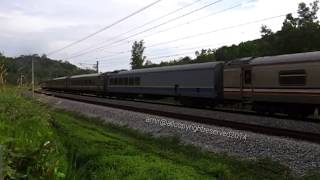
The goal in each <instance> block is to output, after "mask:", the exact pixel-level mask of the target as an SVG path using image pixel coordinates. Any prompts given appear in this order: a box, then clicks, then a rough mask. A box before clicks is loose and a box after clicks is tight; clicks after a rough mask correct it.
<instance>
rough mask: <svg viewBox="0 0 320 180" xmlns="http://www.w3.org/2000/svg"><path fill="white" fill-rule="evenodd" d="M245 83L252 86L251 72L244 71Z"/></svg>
mask: <svg viewBox="0 0 320 180" xmlns="http://www.w3.org/2000/svg"><path fill="white" fill-rule="evenodd" d="M244 83H245V84H251V70H245V71H244Z"/></svg>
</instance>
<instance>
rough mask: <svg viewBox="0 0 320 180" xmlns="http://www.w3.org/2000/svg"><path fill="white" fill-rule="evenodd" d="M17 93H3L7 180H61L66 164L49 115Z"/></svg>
mask: <svg viewBox="0 0 320 180" xmlns="http://www.w3.org/2000/svg"><path fill="white" fill-rule="evenodd" d="M15 91H16V90H14V89H3V90H1V91H0V144H1V146H2V148H1V149H2V153H1V154H2V155H3V160H4V162H3V165H4V173H3V175H4V179H21V178H25V179H62V178H63V177H64V173H63V172H64V171H65V170H66V164H65V163H66V161H65V160H64V154H63V151H62V149H61V147H59V145H58V142H57V141H56V137H55V135H54V133H53V131H52V129H51V125H50V124H49V120H50V115H49V113H48V111H47V110H46V109H44V108H43V107H41V106H40V105H39V104H36V103H33V102H31V101H28V100H26V99H24V98H22V97H20V96H19V95H17V92H15Z"/></svg>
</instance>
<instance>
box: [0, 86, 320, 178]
mask: <svg viewBox="0 0 320 180" xmlns="http://www.w3.org/2000/svg"><path fill="white" fill-rule="evenodd" d="M0 130H1V131H0V143H1V144H2V145H3V146H4V148H3V149H4V152H5V153H4V160H5V162H4V164H5V175H6V178H8V179H13V178H15V179H19V178H28V179H39V178H40V179H245V180H247V179H249V180H250V179H252V180H254V179H298V178H297V177H293V176H292V175H290V171H289V169H288V168H287V167H284V166H282V165H280V164H278V163H275V162H272V161H271V160H266V159H264V160H259V161H243V160H242V161H240V160H237V159H234V158H231V157H228V156H226V155H221V154H213V153H208V152H205V151H202V150H201V149H198V148H196V147H194V146H187V145H181V143H179V140H178V139H177V138H174V137H166V138H165V137H162V138H154V137H152V136H151V135H150V134H143V133H140V132H138V131H135V130H132V129H129V128H127V127H120V126H116V125H112V124H103V123H102V122H101V121H99V119H92V118H86V117H84V116H81V115H78V114H75V113H71V112H64V111H57V110H50V108H48V107H46V106H45V105H42V104H39V103H37V102H32V101H30V100H26V99H25V98H22V97H20V96H18V95H17V93H16V92H14V91H2V92H0ZM299 179H320V175H319V174H316V173H310V174H308V175H307V176H305V177H301V178H299Z"/></svg>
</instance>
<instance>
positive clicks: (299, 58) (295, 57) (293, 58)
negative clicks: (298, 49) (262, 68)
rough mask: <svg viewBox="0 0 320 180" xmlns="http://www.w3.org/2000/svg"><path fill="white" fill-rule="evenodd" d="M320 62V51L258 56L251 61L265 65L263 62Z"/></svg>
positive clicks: (254, 63) (252, 63) (253, 63)
mask: <svg viewBox="0 0 320 180" xmlns="http://www.w3.org/2000/svg"><path fill="white" fill-rule="evenodd" d="M310 61H318V62H320V51H315V52H307V53H297V54H285V55H278V56H265V57H257V58H255V59H253V60H252V61H251V63H250V64H251V65H263V64H278V63H290V62H310Z"/></svg>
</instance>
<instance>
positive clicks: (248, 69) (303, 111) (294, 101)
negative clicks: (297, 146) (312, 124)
mask: <svg viewBox="0 0 320 180" xmlns="http://www.w3.org/2000/svg"><path fill="white" fill-rule="evenodd" d="M319 75H320V52H309V53H299V54H289V55H279V56H267V57H258V58H243V59H240V60H235V61H231V62H229V63H227V64H226V65H225V70H224V86H225V87H224V95H225V99H228V100H241V101H250V102H253V103H254V108H255V110H257V111H260V112H270V113H273V112H283V113H287V114H296V115H297V114H300V115H307V114H312V113H313V111H314V110H315V108H317V107H319V104H320V76H319Z"/></svg>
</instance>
